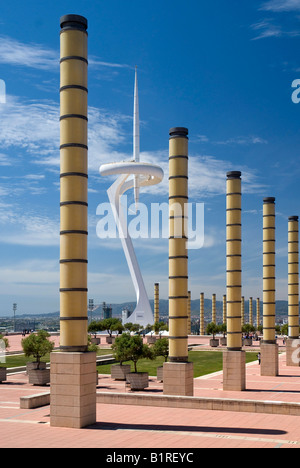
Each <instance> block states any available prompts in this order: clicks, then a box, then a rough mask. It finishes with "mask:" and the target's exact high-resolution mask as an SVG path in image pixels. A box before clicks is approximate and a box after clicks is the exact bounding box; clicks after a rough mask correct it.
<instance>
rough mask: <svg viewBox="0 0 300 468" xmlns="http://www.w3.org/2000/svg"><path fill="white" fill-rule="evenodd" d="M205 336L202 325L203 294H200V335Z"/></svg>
mask: <svg viewBox="0 0 300 468" xmlns="http://www.w3.org/2000/svg"><path fill="white" fill-rule="evenodd" d="M204 334H205V325H204V293H201V294H200V335H201V336H203V335H204Z"/></svg>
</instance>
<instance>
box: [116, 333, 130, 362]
mask: <svg viewBox="0 0 300 468" xmlns="http://www.w3.org/2000/svg"><path fill="white" fill-rule="evenodd" d="M130 338H131V336H130V333H123V334H122V335H121V336H118V337H117V338H116V340H115V342H114V344H113V345H112V347H111V349H112V351H113V355H114V357H115V359H116V360H117V361H118V362H119V363H120V365H121V366H122V365H123V362H125V361H129V360H130V352H129V350H130Z"/></svg>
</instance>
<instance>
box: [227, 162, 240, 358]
mask: <svg viewBox="0 0 300 468" xmlns="http://www.w3.org/2000/svg"><path fill="white" fill-rule="evenodd" d="M241 211H242V193H241V173H240V172H238V171H233V172H229V173H227V208H226V240H227V242H226V244H227V249H226V250H227V253H226V258H227V348H228V350H232V351H239V350H241V349H242V320H241V292H242V222H241Z"/></svg>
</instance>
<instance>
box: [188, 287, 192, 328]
mask: <svg viewBox="0 0 300 468" xmlns="http://www.w3.org/2000/svg"><path fill="white" fill-rule="evenodd" d="M191 314H192V312H191V291H188V335H190V334H191V333H192V315H191Z"/></svg>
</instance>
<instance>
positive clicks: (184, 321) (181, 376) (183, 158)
mask: <svg viewBox="0 0 300 468" xmlns="http://www.w3.org/2000/svg"><path fill="white" fill-rule="evenodd" d="M187 203H188V130H187V129H186V128H183V127H175V128H171V130H170V138H169V205H170V208H169V213H170V216H169V218H170V221H169V229H170V237H169V362H167V363H165V364H164V394H166V395H185V396H192V395H193V393H194V378H193V363H190V362H188V310H187V308H188V250H187V230H186V226H187V210H186V209H185V207H186V206H185V205H186V204H187Z"/></svg>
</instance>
